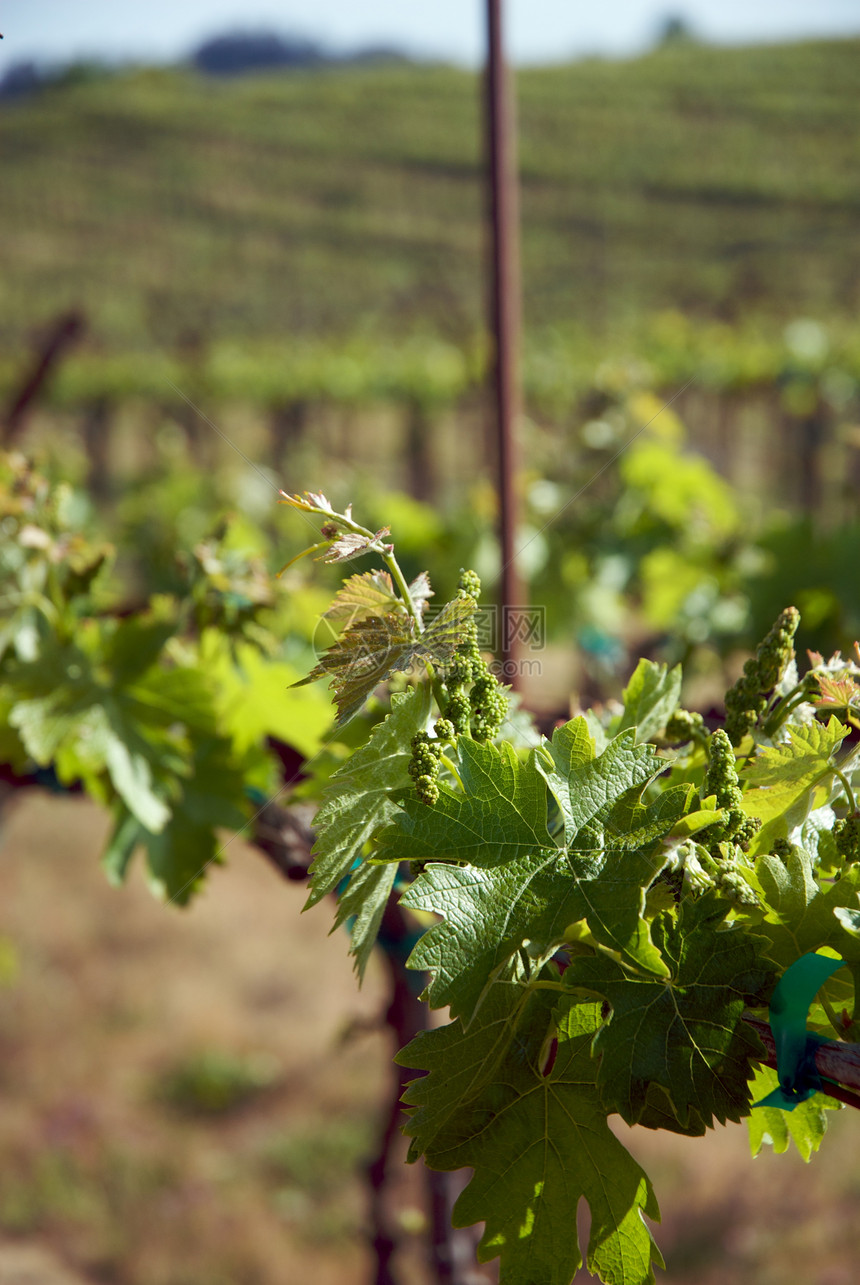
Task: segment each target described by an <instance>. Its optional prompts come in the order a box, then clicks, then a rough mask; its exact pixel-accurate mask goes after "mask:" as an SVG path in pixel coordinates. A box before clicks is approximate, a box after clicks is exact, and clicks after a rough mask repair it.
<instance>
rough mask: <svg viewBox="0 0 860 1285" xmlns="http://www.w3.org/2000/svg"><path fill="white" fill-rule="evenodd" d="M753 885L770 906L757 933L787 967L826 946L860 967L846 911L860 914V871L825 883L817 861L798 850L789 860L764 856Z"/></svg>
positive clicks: (859, 952) (846, 872) (848, 870)
mask: <svg viewBox="0 0 860 1285" xmlns="http://www.w3.org/2000/svg"><path fill="white" fill-rule="evenodd" d="M749 881H750V883H751V884H752V887H753V889H754V890H755V892H756V893H757V894H758V896H759V898H760V900H761V901H762V903H763V905H764V919H763V922H762V923H761V924H760V925H759V926H758V927H757V930H756V931H757V932H759V933H760V934H761V935H762V936H763V937H766V938H767V940H768V955H769V956H770V958H772V959H773V960H774V961H775V963H777V964H778V965H779V966H780V967H781V968H788V966H789V965H790V964H793V963H794V961H795V960H796V959H799V958H800V956H801V955H805V954H807V953H808V952H810V951H816V950H820V949H821V948H822V947H823V946H830V947H832V948H833V949H835V950H837V951H838V952H839V954H840V955H842V956H843V958H844V959H846V960H847V961H849V962H850V963H851V964H854V963H858V964H860V940H858V938H856V937H855V936H854V935H853V933H851V931H850V929H847V927H846V923H845V919H844V912H845V911H857V910H860V867H858V866H848V867H847V868H846V869H845V870H844V871H843V872H842V874H841V875H840V876H839V878H838V879H836V880H834V881H833V882H830V881H827V882H826V883H824V884H819V883H818V881H817V879H816V877H815V870H814V865H813V860H812V857H811V856H810V855H809V853H807V852H805V851H804V850H803V849H802V848H792V850H791V851H790V852H789V853H788V855H787V856H786V857H785V859H784V860H783V859H782V858H780V857H777V856H775V855H773V854H771V853H767V854H766V855H765V856H762V857H759V859H758V860H757V861H756V863H755V870H754V871H753V872H752V874H751V877H750V879H749ZM840 912H842V913H841V914H840Z"/></svg>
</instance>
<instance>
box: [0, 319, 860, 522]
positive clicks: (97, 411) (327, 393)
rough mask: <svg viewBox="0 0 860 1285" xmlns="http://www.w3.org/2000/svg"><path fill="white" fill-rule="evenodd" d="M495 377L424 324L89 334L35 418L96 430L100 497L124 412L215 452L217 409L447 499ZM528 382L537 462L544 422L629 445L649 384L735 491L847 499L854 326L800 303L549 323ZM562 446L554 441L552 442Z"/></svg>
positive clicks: (64, 428)
mask: <svg viewBox="0 0 860 1285" xmlns="http://www.w3.org/2000/svg"><path fill="white" fill-rule="evenodd" d="M26 369H27V363H25V362H24V361H22V360H21V359H20V358H19V359H18V360H17V361H15V362H12V361H10V360H8V359H7V360H6V362H5V363H4V364H0V398H3V399H4V400H5V401H6V402H9V401H10V399H12V398H13V396H14V393H15V390H16V388H17V386H18V385H19V384H20V382H21V380H22V378H23V377H24V374H25V371H26ZM485 382H486V347H485V344H483V343H482V342H481V341H480V340H476V341H475V342H474V343H473V344H471V345H455V344H452V343H448V342H445V341H443V340H441V339H439V338H438V337H432V336H420V335H416V336H411V337H408V338H406V339H405V340H404V341H402V342H400V343H392V342H387V343H381V342H377V343H370V342H367V341H360V340H354V341H352V342H345V343H343V344H336V343H331V342H322V341H309V340H305V341H291V342H289V343H284V344H277V345H276V344H273V343H270V344H268V345H256V346H242V345H239V344H236V343H232V344H227V343H221V344H213V345H211V346H204V345H202V344H197V345H195V346H194V348H193V349H192V350H188V349H186V350H184V351H179V352H176V353H173V354H169V353H160V354H159V353H155V354H153V353H134V352H126V353H120V354H110V353H104V352H96V351H89V352H88V351H86V349H84V350H83V351H77V352H73V353H72V354H71V355H70V356H68V357H67V358H66V359H65V360H64V361H63V362H62V363H61V364H60V366H59V368H58V370H57V371H56V372H55V373H54V374H53V375H52V376H51V378H50V379H49V380H48V381H47V382H46V384H45V385H44V387H43V388H41V389H40V390H39V417H38V418H39V421H40V425H41V429H42V431H43V432H44V431H48V432H50V429H51V427H52V425H53V426H54V427H55V428H59V429H60V430H61V432H62V433H63V435H64V436H65V438H66V439H67V440H68V439H69V438H74V436H75V435H76V434H78V435H79V436H82V438H83V440H85V441H88V442H89V443H90V445H91V446H92V447H93V455H94V458H93V460H92V468H93V470H95V471H96V475H95V476H93V477H91V478H90V481H91V482H92V483H93V484H94V486H95V489H96V491H97V493H100V494H101V493H104V491H105V489H106V488H107V487H109V478H107V477H102V476H99V475H98V470H99V469H103V468H106V467H107V465H108V462H109V458H108V457H109V440H108V439H109V438H110V436H111V434H112V433H113V432H114V430H118V426H119V425H120V423H121V424H122V425H123V430H124V432H125V434H126V435H129V434H132V435H136V436H138V437H139V439H140V441H141V442H145V441H146V440H148V439H149V438H150V437H151V433H152V431H153V430H154V429H157V428H158V426H159V424H160V423H161V422H162V421H163V420H164V419H169V420H172V421H174V422H177V423H178V424H179V425H180V426H183V427H184V428H185V430H186V432H187V434H188V436H189V439H190V441H191V444H192V447H193V448H199V449H198V454H200V455H203V456H204V457H205V455H206V453H207V450H208V448H209V446H211V444H212V442H211V438H212V437H213V434H212V431H211V428H210V427H207V426H206V424H205V418H204V417H205V416H207V415H214V416H215V419H216V421H217V424H218V425H220V426H221V427H223V428H224V429H225V431H226V430H227V428H228V426H230V425H232V424H236V423H239V424H240V425H241V427H242V430H243V437H245V436H246V435H247V434H248V433H250V434H251V437H252V440H253V442H254V444H255V446H257V447H258V448H259V449H260V450H261V454H260V457H259V462H260V463H268V464H270V465H271V466H272V467H274V468H276V469H282V468H283V467H284V466H285V465H286V466H287V467H288V469H289V472H290V475H291V477H290V479H289V480H290V481H291V484H293V483H294V482H295V470H296V465H297V463H298V462H299V460H298V456H297V452H299V451H301V452H302V456H301V463H302V465H303V466H313V465H314V463H315V461H316V460H323V459H325V460H327V461H328V460H330V459H331V458H332V456H333V455H334V456H336V457H337V458H338V460H339V461H341V462H342V463H343V464H344V465H346V466H348V467H352V468H355V467H357V468H359V469H362V468H364V469H370V470H373V471H374V473H375V475H376V476H377V477H378V478H379V479H380V481H382V482H390V483H391V484H392V485H400V486H401V487H405V488H406V489H409V490H411V491H412V492H413V493H415V494H416V495H417V498H421V499H438V498H439V494H440V493H443V492H444V493H445V494H452V493H453V494H457V491H458V485H457V483H458V478H460V479H462V478H463V477H469V476H474V474H475V470H476V469H477V470H478V471H480V469H481V461H482V460H483V459H485V456H486V451H485V445H486V444H485V441H484V438H483V436H482V433H481V431H480V421H481V418H482V411H481V407H482V398H483V393H482V390H483V387H484V385H485ZM523 384H524V400H525V410H526V416H527V420H526V423H525V426H524V437H525V444H526V448H527V455H528V458H529V460H532V461H534V460H535V459H536V458H537V460H540V444H541V435H542V433H544V434H545V433H546V432H548V431H549V430H550V429H555V430H556V431H557V432H558V433H560V434H561V435H563V440H564V446H565V449H566V450H567V451H569V452H573V453H577V452H578V453H582V452H583V450H584V451H586V452H588V451H590V450H591V451H593V450H599V449H600V448H605V447H609V446H612V447H614V448H616V449H617V448H619V447H621V446H622V445H623V436H622V434H621V431H620V426H619V425H618V424H615V425H614V426H613V422H612V412H613V411H614V410H617V408H618V407H619V406H620V405H623V404H625V403H626V402H627V401H628V400H629V398H630V397H631V396H634V395H640V394H644V393H646V392H652V393H653V394H654V396H655V397H657V398H659V399H660V400H661V401H664V402H671V404H672V405H673V406H674V408H675V410H676V411H678V412H679V413H680V415H681V418H682V420H683V421H684V423H685V425H686V427H687V429H688V430H689V432H690V435H691V442H692V445H693V446H694V447H696V448H697V449H700V450H702V451H703V452H704V453H705V454H706V455H707V456H708V457H709V458H710V459H711V460H712V462H713V463H715V464H716V465H717V467H718V468H719V469H720V471H721V472H722V473H723V474H724V475H725V476H727V477H728V478H729V480H730V481H732V482H733V484H735V485H736V486H737V487H738V488H739V490H740V491H741V492H749V493H753V492H754V493H755V494H756V495H757V496H758V497H759V499H760V500H762V501H764V502H765V503H767V502H768V501H769V500H778V501H779V503H781V504H786V503H787V504H792V503H794V504H798V505H800V506H801V507H802V508H803V509H804V510H807V511H818V510H821V511H822V512H824V513H826V514H827V515H828V516H829V518H830V519H831V520H833V519H834V518H837V519H838V518H839V517H842V516H845V515H846V513H847V512H848V511H849V510H850V509H851V507H852V506H853V501H854V496H855V493H856V488H857V487H858V485H860V471H858V470H860V462H858V460H860V326H853V327H851V326H848V325H842V326H838V325H836V324H834V323H830V324H828V325H824V324H822V323H820V322H817V321H815V320H811V319H804V318H800V319H797V320H795V321H793V322H791V323H789V324H788V325H786V326H784V327H782V328H774V327H772V328H771V333H770V335H768V334H767V332H766V331H765V330H764V329H763V328H762V327H761V326H760V325H755V326H753V325H750V326H748V327H744V326H743V325H736V326H730V325H727V324H725V323H715V322H710V323H704V324H703V323H696V322H694V321H692V320H690V319H689V318H686V317H684V316H683V315H682V314H680V313H677V312H666V313H663V314H661V315H660V316H658V317H656V318H655V319H654V320H653V321H652V322H651V323H650V324H649V325H648V326H646V327H644V328H643V329H642V331H641V332H640V335H639V337H638V340H637V341H636V343H635V344H634V345H631V346H630V347H629V348H627V349H621V350H619V351H618V352H617V354H616V355H615V356H614V357H607V356H606V347H605V345H603V344H599V343H597V342H593V343H591V344H584V343H582V342H581V341H577V340H575V339H572V338H571V337H570V336H566V335H565V334H564V332H563V331H562V330H560V329H554V330H551V331H548V332H546V333H545V334H544V335H543V336H541V338H540V339H539V340H538V339H535V338H534V336H532V337H531V339H530V341H529V343H528V345H527V348H526V351H525V359H524V366H523ZM607 415H608V416H609V417H608V418H607ZM464 422H465V423H467V424H468V425H469V427H470V430H471V431H468V432H464V431H463V424H464ZM371 424H372V428H371ZM639 427H641V425H639ZM8 436H9V433H8V431H7V441H8ZM12 436H14V434H12ZM203 438H206V439H208V441H207V445H205V446H204V445H202V443H201V439H203ZM448 439H452V440H448ZM536 449H537V452H538V455H537V457H536V456H535V453H534V452H535V450H536ZM556 449H557V442H553V444H552V445H551V446H549V456H550V457H554V456H555V454H556ZM106 452H107V454H106ZM549 463H550V459H548V460H547V464H549ZM798 465H800V467H798ZM386 469H387V470H388V474H389V475H386Z"/></svg>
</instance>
